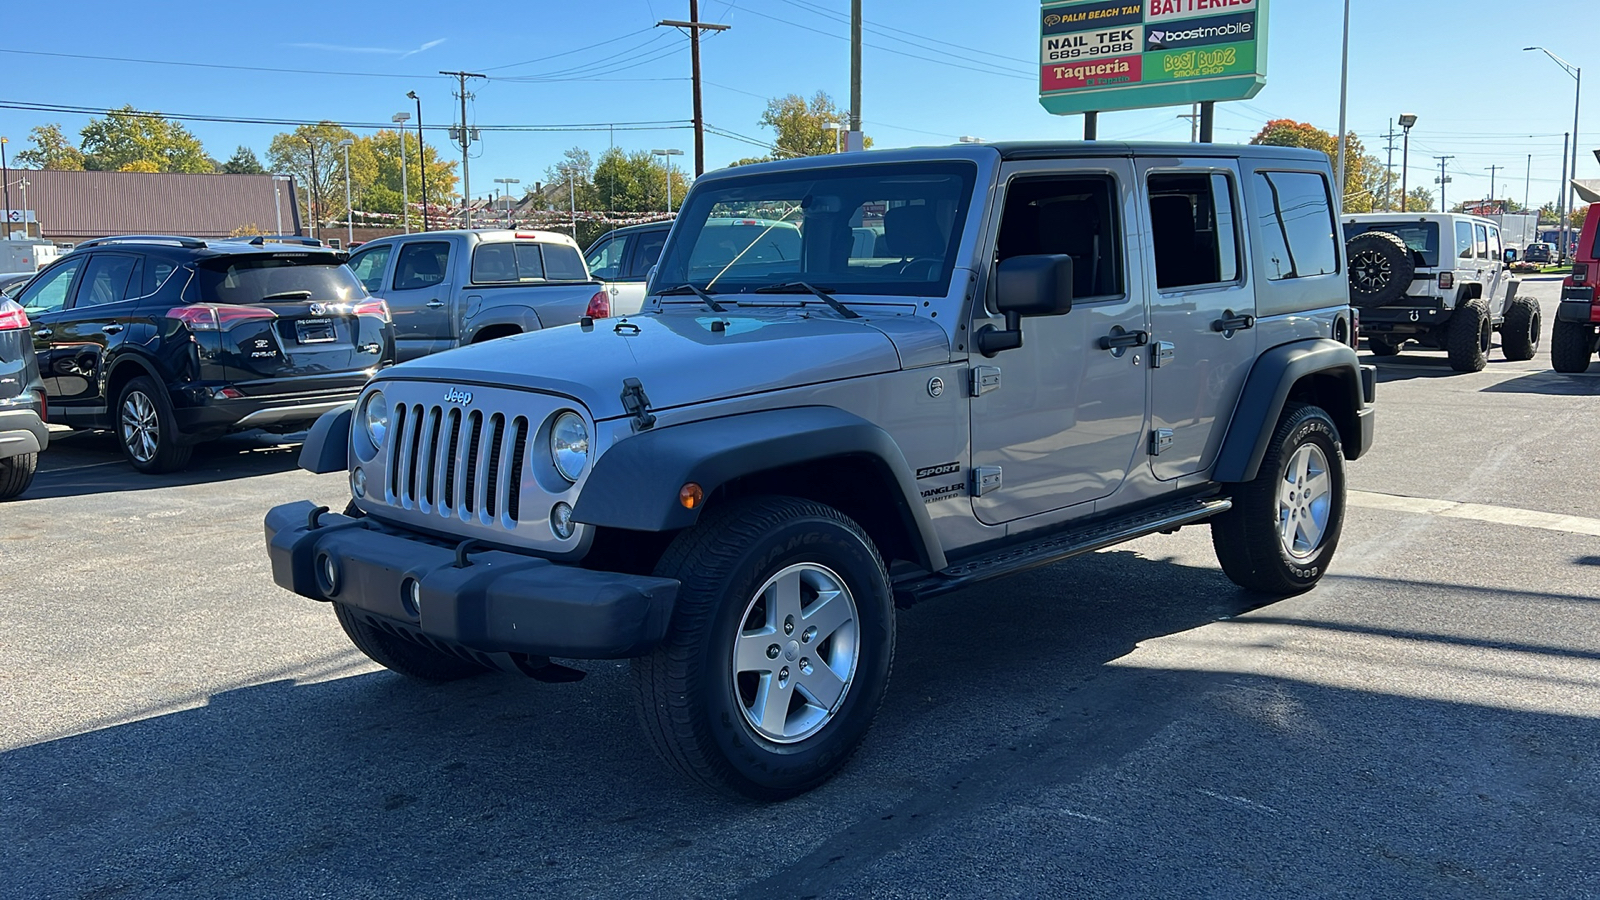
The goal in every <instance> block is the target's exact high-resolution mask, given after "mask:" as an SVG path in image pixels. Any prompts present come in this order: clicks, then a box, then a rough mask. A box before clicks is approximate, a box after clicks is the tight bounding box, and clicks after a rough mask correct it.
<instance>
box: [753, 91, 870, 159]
mask: <svg viewBox="0 0 1600 900" xmlns="http://www.w3.org/2000/svg"><path fill="white" fill-rule="evenodd" d="M848 118H849V116H848V115H847V114H846V113H845V111H844V110H841V109H840V108H839V107H838V105H837V104H835V103H834V102H833V98H832V97H830V96H828V93H827V92H826V91H817V93H816V94H815V95H813V96H812V97H811V99H810V100H807V99H806V98H804V97H802V96H800V95H799V94H786V95H784V96H782V97H773V98H772V99H770V100H768V101H767V108H766V111H764V112H763V113H762V114H761V124H762V125H763V126H765V127H767V128H771V129H772V130H773V132H775V133H776V134H777V139H776V140H775V141H773V147H774V150H773V152H772V153H771V154H769V155H767V156H751V157H745V158H744V159H736V160H734V161H733V162H731V163H729V165H732V166H742V165H745V164H747V163H757V162H767V161H768V160H773V159H789V158H791V157H795V156H822V155H824V154H828V153H837V152H838V151H839V150H841V149H843V143H842V141H843V140H844V135H843V133H842V132H841V131H840V130H839V129H838V127H837V126H839V125H840V124H842V123H844V122H845V121H846V120H847V119H848ZM864 146H866V147H871V146H872V138H870V137H869V138H865V139H864Z"/></svg>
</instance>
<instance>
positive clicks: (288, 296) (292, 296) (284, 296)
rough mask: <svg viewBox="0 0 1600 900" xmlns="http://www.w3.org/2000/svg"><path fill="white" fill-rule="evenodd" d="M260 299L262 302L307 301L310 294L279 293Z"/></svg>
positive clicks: (301, 292)
mask: <svg viewBox="0 0 1600 900" xmlns="http://www.w3.org/2000/svg"><path fill="white" fill-rule="evenodd" d="M261 299H262V300H309V299H311V292H310V291H279V292H277V293H276V294H268V295H266V296H265V297H262V298H261Z"/></svg>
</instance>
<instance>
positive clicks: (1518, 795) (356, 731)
mask: <svg viewBox="0 0 1600 900" xmlns="http://www.w3.org/2000/svg"><path fill="white" fill-rule="evenodd" d="M1259 602H1260V601H1259V599H1257V598H1252V597H1250V596H1248V595H1246V594H1244V593H1243V592H1240V591H1239V590H1237V589H1235V588H1233V587H1232V585H1231V584H1229V583H1228V582H1226V581H1225V580H1224V579H1223V577H1222V576H1221V574H1220V573H1219V572H1217V571H1215V570H1211V569H1199V568H1191V567H1185V566H1181V565H1177V564H1174V563H1171V562H1168V561H1162V560H1155V559H1149V558H1146V557H1143V556H1141V555H1139V554H1138V553H1135V552H1132V551H1116V552H1106V553H1098V554H1092V555H1090V556H1087V557H1083V558H1080V559H1078V560H1074V561H1072V562H1069V563H1065V564H1062V565H1058V566H1052V567H1048V568H1045V569H1040V570H1036V571H1034V572H1030V573H1026V574H1024V575H1020V576H1017V577H1015V578H1012V579H1010V580H1008V581H1006V582H1005V583H1004V584H1001V585H992V586H986V587H980V588H975V589H972V590H969V591H965V592H962V593H960V594H955V595H951V596H949V597H945V598H941V599H939V600H935V601H930V602H929V603H926V604H924V605H922V606H918V607H915V608H913V609H910V610H906V611H903V612H902V613H901V615H900V623H899V641H898V653H897V664H896V671H895V675H894V681H893V683H892V685H891V687H890V691H889V695H888V698H887V699H886V701H885V704H884V707H883V710H882V712H881V714H880V716H879V721H878V723H877V726H876V727H875V730H874V731H873V733H872V734H871V735H870V736H869V738H868V740H867V742H866V746H865V747H864V748H863V750H862V752H861V754H860V756H859V757H858V758H857V759H856V760H855V761H854V762H853V763H852V764H851V765H850V766H848V767H847V768H846V769H845V770H844V771H843V772H842V773H841V774H840V776H839V777H837V778H836V779H835V780H833V781H832V782H830V783H829V784H827V785H824V786H823V787H822V788H820V789H818V790H817V791H815V792H813V793H811V794H808V795H806V796H803V797H801V798H798V799H796V800H793V801H790V802H788V803H783V804H775V805H759V804H752V803H745V802H740V801H734V800H729V799H725V798H722V797H719V796H716V795H712V794H709V793H707V792H705V791H703V790H701V789H699V788H696V787H694V786H692V785H690V784H687V783H685V782H684V781H682V780H681V779H680V778H679V777H678V776H677V775H676V774H674V773H670V772H668V771H667V770H666V768H665V767H664V766H662V765H661V764H660V763H658V762H657V761H656V760H655V758H654V757H653V756H652V755H651V754H650V753H649V751H648V749H647V747H646V745H645V742H644V740H643V738H642V736H641V735H640V734H638V730H637V724H636V721H635V714H634V711H633V709H632V696H631V683H630V682H629V680H628V676H627V671H626V664H625V663H598V664H596V663H590V664H586V668H587V669H588V670H589V671H590V676H589V677H588V678H587V679H586V680H585V681H583V682H581V683H579V684H575V685H562V686H555V685H542V684H538V683H535V682H531V681H527V680H523V679H518V678H514V677H511V676H486V677H482V678H477V679H472V680H469V681H465V682H458V683H454V684H450V685H444V686H437V687H428V686H421V685H417V684H413V683H411V682H407V681H405V680H404V679H402V678H400V677H398V676H395V675H391V674H388V673H368V674H362V675H356V676H353V677H346V678H339V679H336V680H331V681H321V682H317V683H311V684H295V683H293V682H291V681H274V682H271V683H267V684H261V685H257V686H252V687H247V688H242V689H238V690H232V691H227V692H223V693H218V694H214V695H212V696H211V697H210V698H209V702H208V703H207V704H206V705H204V706H201V707H198V708H194V709H187V710H183V711H179V712H172V713H168V714H165V715H156V716H153V717H150V718H146V719H142V720H138V721H134V722H131V723H127V724H120V725H115V726H110V727H106V728H101V729H99V730H95V731H91V732H88V733H85V734H79V735H75V736H70V737H63V738H59V739H54V740H48V741H45V742H42V743H38V744H34V745H31V746H26V747H22V748H19V749H16V750H12V751H10V752H7V753H4V754H0V797H4V798H5V802H4V804H0V836H4V837H3V839H4V840H5V843H6V846H7V863H6V865H5V866H3V867H0V896H8V897H23V896H26V897H56V896H60V897H80V896H94V897H112V896H162V897H190V896H252V897H274V896H283V897H301V896H313V895H326V896H340V897H390V896H464V897H478V896H524V895H553V896H650V895H695V896H725V895H733V894H739V893H748V894H750V895H757V894H761V895H765V896H774V895H783V896H805V895H827V894H830V893H831V894H833V895H857V894H861V893H865V892H868V891H870V890H872V889H873V888H874V886H884V885H894V886H897V889H896V890H895V891H890V892H889V893H890V894H894V895H904V896H926V895H930V894H939V895H951V896H963V895H973V894H979V893H988V894H995V893H998V894H1001V895H1029V894H1037V893H1040V892H1042V891H1043V890H1044V886H1051V887H1052V888H1053V889H1055V890H1059V891H1060V892H1062V893H1068V894H1070V893H1072V892H1073V891H1074V890H1089V891H1098V892H1102V893H1103V892H1106V891H1107V890H1108V889H1110V888H1111V887H1112V886H1114V885H1122V888H1120V889H1117V890H1112V891H1111V892H1112V893H1126V894H1128V895H1153V894H1161V893H1167V894H1171V893H1194V892H1196V891H1199V889H1200V887H1201V886H1202V885H1208V886H1209V887H1210V888H1211V892H1212V893H1213V894H1215V893H1218V892H1220V893H1221V894H1222V895H1242V894H1241V893H1240V892H1241V891H1242V892H1244V893H1252V892H1265V893H1274V894H1278V895H1283V894H1285V893H1290V894H1292V893H1296V892H1297V891H1308V892H1310V893H1315V894H1323V893H1326V891H1327V889H1328V887H1329V885H1337V884H1352V883H1353V882H1352V880H1351V878H1352V876H1351V874H1350V873H1351V871H1352V867H1353V866H1354V867H1355V871H1357V872H1358V873H1359V875H1360V876H1362V877H1366V878H1370V877H1372V876H1373V873H1374V872H1377V873H1379V880H1378V881H1376V882H1373V881H1364V882H1359V883H1361V884H1365V885H1366V886H1367V887H1368V888H1372V890H1377V892H1378V893H1382V891H1381V890H1378V889H1377V888H1375V887H1374V885H1375V884H1379V885H1387V886H1394V885H1400V886H1404V887H1407V888H1409V891H1407V892H1408V893H1412V894H1416V895H1421V896H1436V895H1438V894H1439V893H1440V892H1446V893H1449V892H1459V891H1461V890H1465V889H1481V888H1482V885H1483V884H1484V883H1498V881H1494V879H1509V878H1513V877H1514V876H1516V877H1524V878H1525V877H1530V876H1527V875H1526V874H1522V875H1518V874H1517V873H1527V872H1534V873H1542V874H1543V876H1547V877H1551V878H1557V879H1560V878H1562V877H1564V876H1565V875H1566V873H1565V872H1564V870H1563V866H1562V864H1561V858H1560V856H1559V853H1560V849H1559V848H1558V847H1557V846H1556V843H1557V842H1556V841H1555V840H1553V839H1551V840H1546V838H1547V837H1551V836H1550V835H1546V834H1545V833H1544V832H1545V831H1547V830H1549V829H1552V828H1554V827H1556V825H1557V824H1559V823H1556V822H1552V823H1551V824H1548V825H1540V826H1538V827H1534V825H1533V824H1532V822H1544V821H1546V820H1545V819H1531V818H1530V817H1533V816H1537V815H1538V814H1539V809H1538V808H1537V807H1538V804H1539V802H1540V798H1539V797H1538V796H1537V790H1538V789H1543V788H1545V786H1546V784H1547V781H1548V780H1549V779H1557V778H1564V779H1565V780H1556V781H1554V782H1550V783H1554V784H1566V785H1568V786H1569V787H1572V786H1576V787H1578V788H1582V786H1583V783H1589V784H1590V785H1591V786H1594V785H1593V783H1594V782H1595V777H1594V762H1593V760H1592V758H1586V759H1585V760H1583V761H1579V762H1572V761H1570V760H1567V759H1566V758H1565V757H1561V758H1560V759H1556V760H1554V761H1551V760H1539V761H1537V762H1538V765H1535V766H1532V767H1528V766H1527V765H1526V758H1527V757H1528V756H1529V754H1530V752H1532V751H1530V750H1529V749H1528V748H1527V747H1526V746H1523V745H1522V744H1519V743H1518V741H1520V740H1521V739H1522V736H1523V735H1538V736H1539V740H1540V741H1541V742H1543V743H1542V744H1541V746H1551V747H1555V746H1561V747H1564V746H1567V744H1566V742H1567V741H1568V740H1571V741H1572V742H1573V745H1577V743H1578V741H1579V733H1578V731H1579V729H1580V727H1581V729H1589V731H1588V732H1583V733H1588V734H1590V736H1591V737H1592V729H1593V722H1592V721H1588V720H1575V719H1569V718H1563V717H1559V716H1545V715H1531V714H1521V713H1512V712H1507V711H1504V710H1490V709H1481V708H1472V709H1473V710H1474V712H1473V713H1472V714H1471V715H1469V716H1462V715H1461V714H1460V713H1459V711H1456V710H1455V709H1454V707H1453V705H1451V704H1444V703H1438V702H1434V701H1423V700H1416V699H1409V698H1403V697H1386V696H1380V695H1369V694H1365V693H1362V692H1352V691H1344V690H1336V689H1329V688H1324V687H1320V686H1316V685H1309V684H1305V683H1301V682H1294V681H1279V680H1274V679H1271V678H1261V677H1253V676H1241V675H1238V674H1234V673H1228V672H1194V671H1186V670H1181V669H1162V668H1155V669H1140V668H1130V667H1125V666H1121V665H1109V664H1110V663H1112V662H1113V661H1115V660H1118V659H1120V658H1123V657H1126V656H1127V655H1128V654H1129V653H1130V652H1131V651H1133V650H1134V649H1135V648H1136V647H1138V646H1139V645H1140V644H1141V643H1143V642H1147V641H1151V640H1152V639H1156V638H1161V637H1164V636H1169V635H1176V634H1179V633H1182V632H1188V631H1190V630H1191V629H1195V628H1197V627H1198V626H1201V625H1204V624H1206V623H1208V622H1211V621H1214V620H1217V619H1222V618H1227V617H1233V616H1237V615H1240V614H1242V613H1246V612H1248V611H1249V610H1250V609H1251V608H1252V607H1253V606H1254V605H1256V604H1258V603H1259ZM974 609H979V610H982V614H981V615H973V610H974ZM329 627H330V628H331V627H334V626H333V623H332V616H331V615H330V616H329ZM1417 639H1419V640H1426V639H1428V636H1426V635H1422V636H1418V638H1417ZM1219 692H1220V694H1219ZM1218 695H1220V696H1221V698H1222V699H1213V697H1214V696H1218ZM1260 697H1265V698H1266V700H1265V701H1262V702H1257V701H1256V700H1253V699H1252V698H1260ZM1274 697H1275V698H1276V699H1274ZM1284 703H1289V704H1290V705H1291V706H1292V707H1293V709H1292V713H1293V714H1292V715H1288V714H1282V715H1279V714H1274V713H1272V712H1271V710H1272V709H1276V708H1279V707H1282V706H1283V704H1284ZM1273 704H1277V706H1274V705H1273ZM1375 706H1377V707H1392V706H1398V707H1401V708H1400V709H1399V710H1397V711H1393V712H1391V713H1386V714H1385V715H1384V716H1382V717H1381V718H1380V721H1384V722H1407V721H1410V722H1416V723H1421V725H1422V726H1423V727H1419V728H1417V729H1416V730H1415V731H1414V732H1408V733H1406V734H1404V735H1398V736H1389V735H1374V734H1372V728H1373V726H1372V721H1373V719H1372V716H1373V715H1374V713H1373V708H1374V707H1375ZM1196 713H1198V714H1199V718H1200V720H1201V722H1202V723H1203V724H1202V725H1201V726H1200V731H1199V732H1198V733H1194V732H1182V733H1177V734H1174V733H1173V732H1172V731H1171V729H1172V727H1173V723H1174V722H1176V721H1180V720H1187V719H1189V718H1193V717H1194V716H1195V714H1196ZM1286 723H1287V724H1286ZM1463 723H1465V724H1463ZM1174 741H1176V742H1177V743H1176V744H1174ZM1192 742H1198V745H1197V746H1189V745H1188V744H1189V743H1192ZM1474 742H1478V743H1477V744H1475V743H1474ZM1484 742H1487V746H1486V753H1490V754H1491V755H1490V756H1489V757H1488V758H1492V759H1494V760H1495V763H1494V766H1495V769H1494V771H1493V772H1491V773H1472V772H1465V773H1464V772H1461V771H1459V769H1458V768H1451V767H1450V766H1446V765H1445V764H1444V763H1443V762H1442V759H1443V758H1448V757H1449V754H1450V753H1451V752H1452V750H1453V749H1454V748H1457V747H1459V746H1484ZM1162 747H1166V748H1167V749H1166V750H1165V751H1161V750H1160V748H1162ZM1312 750H1315V751H1316V752H1315V753H1312V752H1310V751H1312ZM1158 751H1159V752H1168V753H1176V754H1177V756H1176V758H1157V759H1144V758H1143V757H1144V756H1148V755H1149V754H1152V753H1157V752H1158ZM1493 753H1498V754H1503V755H1499V756H1493V755H1492V754H1493ZM1302 757H1303V758H1302ZM1285 759H1291V760H1293V762H1292V763H1290V764H1289V765H1287V766H1286V765H1285ZM1130 760H1131V762H1130ZM1452 762H1454V760H1452ZM1123 765H1132V766H1133V767H1134V769H1135V770H1136V771H1138V772H1139V773H1140V783H1139V784H1137V785H1133V784H1129V783H1126V782H1125V781H1124V782H1122V783H1119V780H1118V778H1116V777H1114V775H1112V774H1108V768H1107V767H1113V768H1115V767H1120V766H1123ZM1284 768H1288V769H1290V770H1291V771H1292V777H1286V776H1285V774H1284V772H1283V771H1282V770H1283V769H1284ZM1568 769H1576V774H1574V773H1573V772H1571V771H1568ZM1558 770H1559V771H1558ZM1479 774H1481V775H1483V778H1482V779H1475V777H1474V776H1475V775H1479ZM1457 782H1461V783H1459V784H1458V783H1457ZM1085 786H1087V788H1086V787H1085ZM1084 789H1088V790H1089V793H1090V795H1091V796H1092V797H1097V798H1099V799H1097V800H1092V801H1085V800H1083V799H1082V798H1081V797H1080V798H1069V797H1066V796H1064V795H1065V794H1067V793H1068V792H1073V791H1080V790H1084ZM1485 791H1487V792H1488V795H1487V799H1484V800H1480V799H1478V798H1479V797H1486V795H1485V794H1484V793H1483V792H1485ZM1397 795H1398V796H1400V797H1402V798H1403V799H1405V800H1408V801H1409V800H1415V805H1414V807H1411V806H1405V805H1403V804H1397V803H1396V800H1397ZM1583 795H1584V794H1582V793H1580V794H1577V795H1575V796H1583ZM1085 802H1092V803H1093V804H1094V805H1093V807H1092V808H1077V809H1074V807H1075V806H1076V807H1082V805H1083V804H1084V803H1085ZM1251 804H1254V806H1259V807H1261V808H1265V809H1269V810H1271V811H1272V815H1267V814H1264V813H1261V812H1260V811H1259V810H1257V809H1254V808H1253V807H1252V806H1251ZM1456 804H1460V808H1458V807H1457V806H1456ZM1468 812H1470V813H1472V815H1473V816H1475V817H1476V818H1471V819H1470V825H1471V827H1472V828H1473V829H1481V833H1480V832H1478V831H1470V832H1469V833H1467V834H1465V835H1463V834H1455V835H1454V836H1453V837H1452V839H1451V840H1449V841H1440V840H1438V839H1437V829H1438V828H1439V827H1440V825H1441V822H1459V823H1461V824H1462V825H1466V824H1469V817H1468V815H1467V813H1468ZM1586 815H1588V816H1590V818H1591V819H1592V817H1593V813H1592V811H1591V812H1589V813H1587V814H1586ZM1380 822H1381V823H1384V824H1382V825H1375V824H1374V823H1380ZM1510 834H1526V835H1529V838H1528V843H1529V845H1530V847H1532V848H1534V849H1532V850H1530V851H1528V852H1527V853H1526V854H1525V855H1514V859H1506V860H1504V861H1502V857H1503V856H1505V855H1506V853H1505V852H1502V851H1503V850H1504V847H1503V844H1504V841H1505V836H1506V835H1510ZM1440 845H1444V846H1442V847H1441V846H1440ZM1491 848H1492V850H1493V852H1492V853H1491ZM1474 853H1482V854H1485V855H1486V856H1490V857H1492V859H1491V860H1490V861H1489V862H1480V863H1478V869H1477V870H1476V871H1475V872H1474V871H1472V870H1471V868H1470V865H1468V872H1467V875H1459V874H1458V873H1459V871H1460V868H1461V866H1463V865H1467V864H1470V863H1471V856H1472V854H1474ZM1580 855H1581V854H1580ZM1462 857H1465V858H1466V862H1465V863H1463V862H1462V861H1461V858H1462ZM1215 859H1253V860H1258V861H1260V862H1259V863H1258V864H1257V865H1253V866H1248V867H1241V866H1222V865H1212V864H1211V863H1205V864H1204V866H1203V868H1204V869H1205V870H1206V879H1205V880H1204V881H1198V882H1197V881H1194V880H1192V876H1190V875H1185V874H1184V873H1185V872H1191V873H1192V872H1193V871H1194V868H1195V866H1196V865H1197V861H1199V860H1215ZM1273 859H1278V860H1279V861H1280V862H1281V863H1282V866H1283V867H1282V868H1275V867H1274V866H1273V865H1272V860H1273ZM1485 867H1489V869H1490V871H1485ZM1440 872H1444V873H1445V874H1444V875H1440V874H1439V873H1440ZM1383 876H1388V877H1389V879H1390V880H1387V881H1386V880H1383ZM1468 876H1471V877H1468ZM1586 877H1587V878H1588V879H1589V880H1590V881H1593V880H1594V878H1595V877H1596V876H1595V875H1594V873H1592V872H1591V873H1589V874H1588V876H1586ZM1162 878H1170V879H1172V880H1167V881H1163V880H1160V879H1162ZM764 879H765V880H767V881H766V882H765V883H763V880H764ZM1152 879H1154V880H1152ZM1460 879H1465V880H1460ZM1473 879H1477V880H1473ZM1484 879H1491V881H1488V882H1486V881H1484ZM1554 883H1557V884H1562V885H1564V886H1566V887H1570V888H1572V889H1573V890H1574V891H1576V892H1577V893H1578V894H1582V893H1584V892H1583V891H1581V890H1579V882H1578V881H1572V880H1567V881H1563V880H1557V881H1555V882H1554ZM784 884H786V885H787V887H786V888H785V889H784V890H781V891H780V890H778V889H777V886H778V885H784ZM1186 884H1187V885H1189V886H1190V887H1191V888H1193V889H1194V890H1182V889H1180V888H1181V886H1183V885H1186ZM1230 887H1231V888H1233V889H1234V890H1229V888H1230ZM1529 887H1530V888H1531V887H1532V885H1529ZM1354 892H1355V893H1358V894H1360V893H1364V892H1366V891H1363V890H1355V891H1354Z"/></svg>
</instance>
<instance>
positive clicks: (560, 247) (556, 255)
mask: <svg viewBox="0 0 1600 900" xmlns="http://www.w3.org/2000/svg"><path fill="white" fill-rule="evenodd" d="M612 243H613V244H620V243H622V242H621V241H612ZM539 247H540V248H541V249H542V250H544V277H545V278H548V279H549V280H551V281H588V280H589V279H588V276H586V275H585V274H584V272H583V257H582V256H579V255H578V248H576V247H568V246H567V245H566V244H540V245H539Z"/></svg>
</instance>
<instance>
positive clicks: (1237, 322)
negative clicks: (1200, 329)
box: [1211, 309, 1256, 334]
mask: <svg viewBox="0 0 1600 900" xmlns="http://www.w3.org/2000/svg"><path fill="white" fill-rule="evenodd" d="M1232 312H1233V310H1231V309H1230V310H1228V313H1230V314H1231V313H1232ZM1254 327H1256V317H1255V316H1235V315H1225V316H1223V317H1222V318H1220V319H1218V320H1216V321H1215V322H1212V323H1211V330H1212V331H1220V332H1222V333H1223V334H1229V333H1231V332H1235V331H1243V330H1245V329H1246V328H1254Z"/></svg>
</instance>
